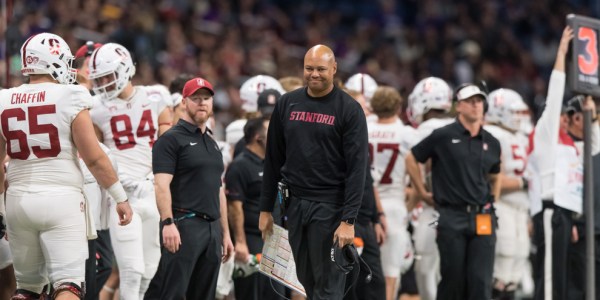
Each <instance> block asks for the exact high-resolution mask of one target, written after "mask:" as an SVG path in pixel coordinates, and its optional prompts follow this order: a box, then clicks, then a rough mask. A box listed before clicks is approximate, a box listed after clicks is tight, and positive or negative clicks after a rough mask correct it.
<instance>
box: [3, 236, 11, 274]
mask: <svg viewBox="0 0 600 300" xmlns="http://www.w3.org/2000/svg"><path fill="white" fill-rule="evenodd" d="M12 263H13V258H12V255H11V254H10V246H9V245H8V241H7V240H6V238H1V239H0V270H2V269H6V267H8V266H10V265H12Z"/></svg>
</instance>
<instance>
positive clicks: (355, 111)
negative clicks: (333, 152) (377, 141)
mask: <svg viewBox="0 0 600 300" xmlns="http://www.w3.org/2000/svg"><path fill="white" fill-rule="evenodd" d="M351 107H352V109H351V110H349V112H348V114H349V115H348V117H346V118H344V119H345V120H344V131H343V134H342V141H343V147H344V148H343V151H344V158H345V161H346V180H345V191H344V196H345V197H344V210H343V212H342V220H346V219H350V218H356V216H357V215H358V209H359V208H360V205H361V203H362V199H363V193H364V190H365V189H364V187H365V178H366V174H365V172H366V171H367V164H368V161H369V157H368V156H369V141H368V134H367V132H368V130H367V119H366V117H365V115H364V112H363V111H362V108H361V107H360V105H359V104H358V102H353V103H352V106H351Z"/></svg>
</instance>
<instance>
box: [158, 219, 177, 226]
mask: <svg viewBox="0 0 600 300" xmlns="http://www.w3.org/2000/svg"><path fill="white" fill-rule="evenodd" d="M173 223H174V222H173V218H166V219H164V220H162V221H160V224H161V225H163V226H165V225H171V224H173Z"/></svg>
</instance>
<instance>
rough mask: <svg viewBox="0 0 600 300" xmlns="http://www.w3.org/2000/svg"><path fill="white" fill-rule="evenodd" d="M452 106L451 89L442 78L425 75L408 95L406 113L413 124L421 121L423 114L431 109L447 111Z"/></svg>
mask: <svg viewBox="0 0 600 300" xmlns="http://www.w3.org/2000/svg"><path fill="white" fill-rule="evenodd" d="M451 107H452V89H451V88H450V86H449V85H448V84H447V83H446V82H445V81H444V80H442V79H440V78H437V77H427V78H425V79H422V80H421V81H419V83H417V85H416V86H415V88H414V89H413V91H412V93H410V95H409V96H408V107H407V111H406V113H407V115H408V119H409V120H410V122H411V123H413V124H414V125H419V124H421V122H423V116H424V115H425V114H426V113H427V112H428V111H429V110H431V109H439V110H443V111H444V112H449V111H450V108H451Z"/></svg>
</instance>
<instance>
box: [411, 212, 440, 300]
mask: <svg viewBox="0 0 600 300" xmlns="http://www.w3.org/2000/svg"><path fill="white" fill-rule="evenodd" d="M438 216H439V214H438V213H437V212H436V210H435V209H433V207H431V206H429V205H426V204H423V212H422V213H421V215H419V219H418V225H417V226H415V231H414V233H413V235H414V239H415V252H416V261H415V279H416V281H417V287H418V289H419V296H420V297H421V300H435V299H436V295H437V288H438V283H439V282H440V279H441V276H440V254H439V251H438V247H437V243H436V242H435V238H436V236H437V229H436V228H435V225H430V224H432V223H433V222H435V221H437V219H438Z"/></svg>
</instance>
